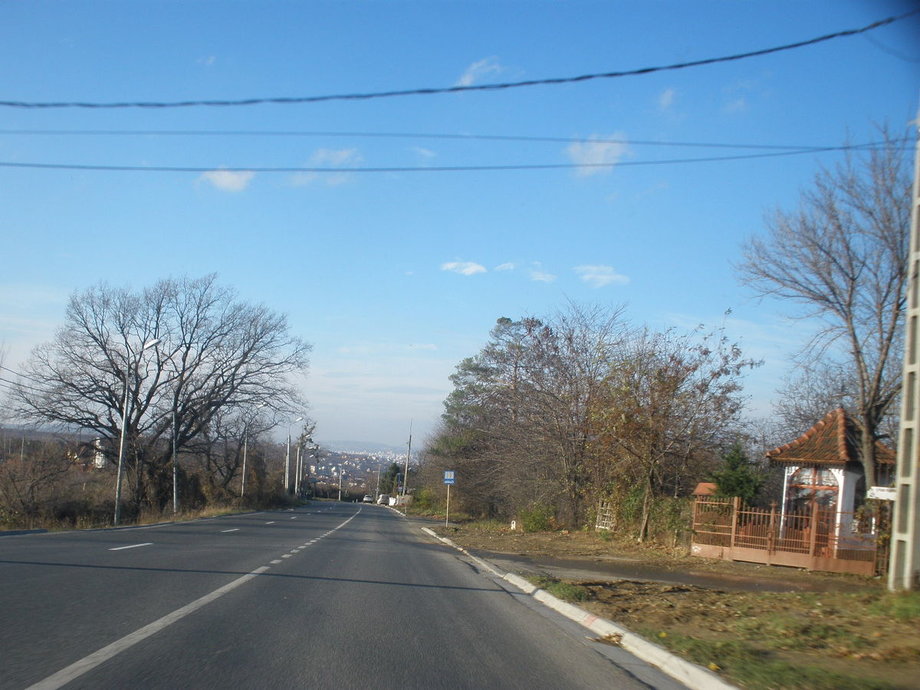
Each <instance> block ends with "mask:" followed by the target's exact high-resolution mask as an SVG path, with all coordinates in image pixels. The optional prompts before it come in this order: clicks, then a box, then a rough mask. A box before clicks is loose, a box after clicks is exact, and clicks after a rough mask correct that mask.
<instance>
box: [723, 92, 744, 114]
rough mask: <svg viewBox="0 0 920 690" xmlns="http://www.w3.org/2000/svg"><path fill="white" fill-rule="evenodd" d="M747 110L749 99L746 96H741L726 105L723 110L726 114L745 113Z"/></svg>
mask: <svg viewBox="0 0 920 690" xmlns="http://www.w3.org/2000/svg"><path fill="white" fill-rule="evenodd" d="M747 108H748V103H747V99H746V98H745V97H744V96H739V97H738V98H733V99H732V100H730V101H729V102H728V103H726V104H725V106H724V108H723V109H724V110H725V112H726V113H743V112H744V111H745V110H747Z"/></svg>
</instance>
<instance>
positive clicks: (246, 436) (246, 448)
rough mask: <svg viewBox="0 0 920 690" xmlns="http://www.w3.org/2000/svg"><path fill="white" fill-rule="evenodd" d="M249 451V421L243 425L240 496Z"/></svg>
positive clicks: (261, 405) (260, 404) (261, 404)
mask: <svg viewBox="0 0 920 690" xmlns="http://www.w3.org/2000/svg"><path fill="white" fill-rule="evenodd" d="M263 407H265V403H259V404H258V405H256V410H260V409H262V408H263ZM248 451H249V422H248V421H247V422H246V425H245V426H244V427H243V476H242V477H241V479H240V498H243V495H244V494H245V493H246V455H247V454H248Z"/></svg>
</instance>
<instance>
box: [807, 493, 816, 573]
mask: <svg viewBox="0 0 920 690" xmlns="http://www.w3.org/2000/svg"><path fill="white" fill-rule="evenodd" d="M817 540H818V502H817V501H812V502H811V534H809V535H808V555H809V556H811V557H812V558H814V557H815V543H816V542H817ZM809 570H814V564H812V567H811V568H809Z"/></svg>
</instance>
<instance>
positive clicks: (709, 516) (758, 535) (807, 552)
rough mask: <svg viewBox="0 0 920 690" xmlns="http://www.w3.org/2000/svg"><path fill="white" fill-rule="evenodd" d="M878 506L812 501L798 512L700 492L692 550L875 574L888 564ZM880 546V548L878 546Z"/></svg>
mask: <svg viewBox="0 0 920 690" xmlns="http://www.w3.org/2000/svg"><path fill="white" fill-rule="evenodd" d="M887 524H888V520H887V516H886V515H883V514H880V513H879V512H878V510H876V511H872V510H868V509H866V510H862V511H860V512H858V513H838V512H837V511H836V510H834V509H827V508H823V507H821V506H819V505H817V504H813V505H812V506H811V508H810V509H809V510H806V511H803V512H786V513H783V512H782V511H779V510H777V509H776V507H775V506H774V507H772V508H769V509H764V508H750V507H747V506H745V505H743V504H742V503H741V500H740V499H738V498H713V497H709V496H702V497H699V498H697V499H696V501H695V502H694V506H693V538H692V553H693V554H694V555H696V556H703V557H708V558H722V559H724V560H734V561H750V562H754V563H766V564H768V565H788V566H794V567H798V568H807V569H809V570H826V571H830V572H842V573H856V574H861V575H876V574H880V573H881V572H883V571H884V568H885V566H886V564H887V560H888V559H887V549H886V548H884V547H885V546H886V545H887V540H886V539H885V538H884V536H882V535H883V534H884V531H885V526H886V525H887ZM880 545H881V547H880Z"/></svg>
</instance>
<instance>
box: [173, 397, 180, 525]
mask: <svg viewBox="0 0 920 690" xmlns="http://www.w3.org/2000/svg"><path fill="white" fill-rule="evenodd" d="M172 471H173V515H175V514H176V513H178V512H179V466H178V464H177V462H176V408H175V407H173V413H172Z"/></svg>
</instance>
